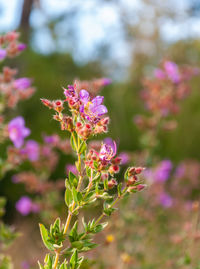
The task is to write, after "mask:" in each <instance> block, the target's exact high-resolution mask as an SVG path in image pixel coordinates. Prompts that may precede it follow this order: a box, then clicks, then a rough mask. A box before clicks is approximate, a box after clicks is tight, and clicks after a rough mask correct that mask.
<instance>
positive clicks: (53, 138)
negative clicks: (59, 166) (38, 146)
mask: <svg viewBox="0 0 200 269" xmlns="http://www.w3.org/2000/svg"><path fill="white" fill-rule="evenodd" d="M44 142H45V143H46V144H56V143H58V142H59V137H58V136H57V135H49V136H47V135H45V136H44Z"/></svg>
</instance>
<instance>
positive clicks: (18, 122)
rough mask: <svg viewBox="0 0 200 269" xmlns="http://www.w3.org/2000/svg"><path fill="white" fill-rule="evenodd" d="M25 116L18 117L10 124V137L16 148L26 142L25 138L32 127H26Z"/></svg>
mask: <svg viewBox="0 0 200 269" xmlns="http://www.w3.org/2000/svg"><path fill="white" fill-rule="evenodd" d="M24 125H25V122H24V119H23V117H20V116H19V117H16V118H14V119H13V120H11V121H10V122H9V124H8V133H9V138H10V140H11V141H12V142H13V144H14V145H15V147H16V148H20V147H21V146H22V145H23V144H24V138H25V137H27V136H28V135H29V134H30V129H28V128H26V127H25V126H24Z"/></svg>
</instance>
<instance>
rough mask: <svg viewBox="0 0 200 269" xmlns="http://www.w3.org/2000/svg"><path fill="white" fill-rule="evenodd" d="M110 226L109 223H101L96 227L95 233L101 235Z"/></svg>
mask: <svg viewBox="0 0 200 269" xmlns="http://www.w3.org/2000/svg"><path fill="white" fill-rule="evenodd" d="M107 225H108V222H105V223H101V224H98V225H96V226H95V228H94V233H99V232H101V231H103V229H104V228H105V227H106V226H107Z"/></svg>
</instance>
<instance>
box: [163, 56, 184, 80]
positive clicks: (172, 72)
mask: <svg viewBox="0 0 200 269" xmlns="http://www.w3.org/2000/svg"><path fill="white" fill-rule="evenodd" d="M164 68H165V71H166V73H167V75H168V77H169V79H170V80H171V81H173V82H174V83H178V82H179V81H180V74H179V71H178V66H177V65H176V64H175V63H174V62H170V61H167V62H165V63H164Z"/></svg>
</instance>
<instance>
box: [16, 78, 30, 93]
mask: <svg viewBox="0 0 200 269" xmlns="http://www.w3.org/2000/svg"><path fill="white" fill-rule="evenodd" d="M30 86H31V80H30V79H29V78H19V79H16V80H15V81H14V87H15V88H16V89H17V90H25V89H27V88H29V87H30Z"/></svg>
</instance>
